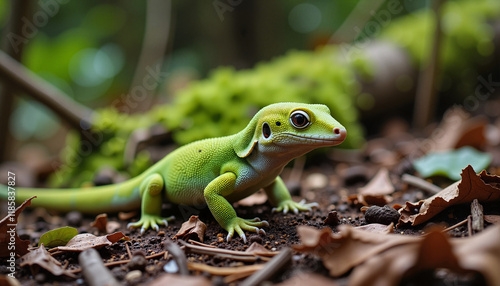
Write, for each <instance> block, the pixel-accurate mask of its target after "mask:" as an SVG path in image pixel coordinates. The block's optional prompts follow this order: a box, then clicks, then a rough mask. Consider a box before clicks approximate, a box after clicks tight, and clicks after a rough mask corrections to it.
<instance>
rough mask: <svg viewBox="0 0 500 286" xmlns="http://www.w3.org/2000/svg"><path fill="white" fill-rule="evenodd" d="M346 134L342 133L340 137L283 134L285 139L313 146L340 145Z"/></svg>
mask: <svg viewBox="0 0 500 286" xmlns="http://www.w3.org/2000/svg"><path fill="white" fill-rule="evenodd" d="M345 135H346V133H345V132H341V133H340V134H339V135H338V136H335V137H330V136H319V135H316V136H314V135H310V136H307V135H297V134H292V133H282V136H283V137H288V138H293V139H294V140H295V141H300V142H302V143H310V144H312V145H338V144H340V143H342V142H343V141H344V139H345Z"/></svg>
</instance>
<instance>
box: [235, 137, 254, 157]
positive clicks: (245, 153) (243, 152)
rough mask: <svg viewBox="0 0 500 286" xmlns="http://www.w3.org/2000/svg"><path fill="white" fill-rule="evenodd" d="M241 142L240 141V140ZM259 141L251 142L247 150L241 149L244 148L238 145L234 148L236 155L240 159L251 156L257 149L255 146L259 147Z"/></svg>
mask: <svg viewBox="0 0 500 286" xmlns="http://www.w3.org/2000/svg"><path fill="white" fill-rule="evenodd" d="M238 141H239V140H238ZM258 142H259V141H258V140H253V141H250V142H249V143H248V144H247V146H246V148H239V147H243V146H245V145H243V146H238V145H237V144H236V145H235V146H234V147H235V148H234V151H236V154H237V155H238V157H240V158H246V157H248V156H250V154H252V151H253V149H255V146H257V143H258Z"/></svg>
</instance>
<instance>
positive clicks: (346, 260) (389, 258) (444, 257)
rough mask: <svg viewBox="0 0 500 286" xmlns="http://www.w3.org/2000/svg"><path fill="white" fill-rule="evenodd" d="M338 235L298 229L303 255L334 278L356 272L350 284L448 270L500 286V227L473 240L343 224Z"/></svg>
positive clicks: (393, 281) (391, 281)
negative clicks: (309, 255)
mask: <svg viewBox="0 0 500 286" xmlns="http://www.w3.org/2000/svg"><path fill="white" fill-rule="evenodd" d="M339 229H340V232H339V233H338V234H333V233H332V232H331V230H329V229H326V228H325V229H322V230H318V229H315V228H313V227H309V226H300V227H298V228H297V232H298V234H299V236H300V238H301V241H302V244H301V245H296V246H294V249H295V250H297V251H299V252H309V253H313V254H315V255H317V256H319V257H321V259H322V261H323V264H324V266H325V267H326V268H327V269H329V271H330V275H332V276H336V277H337V276H340V275H343V274H345V273H347V272H348V271H349V270H351V269H353V268H354V269H353V271H352V273H351V275H350V279H349V285H351V286H358V285H399V283H400V282H401V280H402V279H403V278H404V277H408V276H410V275H412V274H413V275H414V274H416V273H419V271H422V270H433V269H440V268H448V269H450V270H452V271H455V272H457V273H465V272H472V271H474V272H478V273H481V274H482V275H483V276H484V278H485V279H486V281H487V282H488V285H500V271H498V269H500V244H499V243H498V237H500V226H492V227H490V228H487V229H486V230H485V231H483V232H481V233H479V234H477V235H475V236H472V237H470V238H448V237H447V236H445V234H443V233H442V232H441V231H440V230H433V231H430V232H429V233H428V234H427V235H426V236H423V237H415V236H401V235H395V234H382V233H374V232H368V231H365V230H361V229H355V228H353V227H352V226H348V225H341V226H339Z"/></svg>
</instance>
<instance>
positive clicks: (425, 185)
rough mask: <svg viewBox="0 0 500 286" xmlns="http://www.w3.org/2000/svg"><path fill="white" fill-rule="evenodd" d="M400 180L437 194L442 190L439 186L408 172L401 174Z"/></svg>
mask: <svg viewBox="0 0 500 286" xmlns="http://www.w3.org/2000/svg"><path fill="white" fill-rule="evenodd" d="M401 180H402V181H403V182H405V183H407V184H409V185H412V186H414V187H417V188H419V189H422V190H423V191H427V192H429V193H431V194H437V193H439V192H441V191H442V190H443V189H441V188H440V187H438V186H436V185H434V184H431V183H429V182H427V181H426V180H424V179H421V178H419V177H416V176H412V175H410V174H403V177H402V178H401Z"/></svg>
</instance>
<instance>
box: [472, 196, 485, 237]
mask: <svg viewBox="0 0 500 286" xmlns="http://www.w3.org/2000/svg"><path fill="white" fill-rule="evenodd" d="M470 208H471V209H470V212H471V215H472V223H471V227H472V232H473V233H477V232H480V231H482V230H483V229H484V214H483V206H482V205H481V204H480V203H479V201H478V200H477V199H474V200H473V201H472V204H471V206H470Z"/></svg>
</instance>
